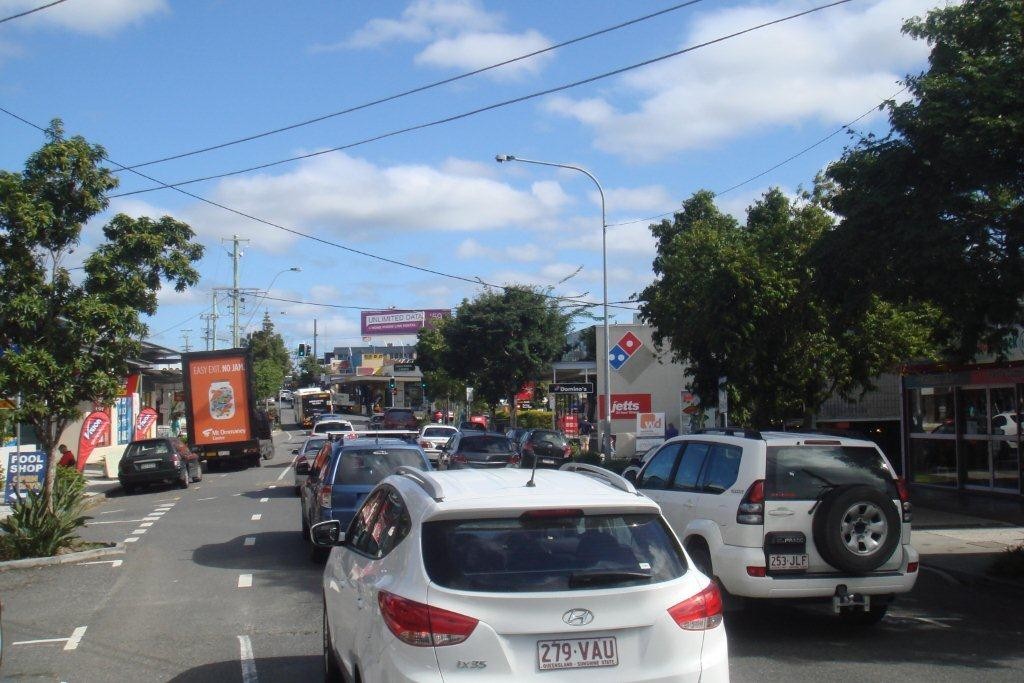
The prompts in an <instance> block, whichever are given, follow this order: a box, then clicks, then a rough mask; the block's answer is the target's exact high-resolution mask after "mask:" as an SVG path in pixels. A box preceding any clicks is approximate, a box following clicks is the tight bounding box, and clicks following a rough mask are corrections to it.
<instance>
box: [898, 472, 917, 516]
mask: <svg viewBox="0 0 1024 683" xmlns="http://www.w3.org/2000/svg"><path fill="white" fill-rule="evenodd" d="M896 493H897V494H899V497H900V508H901V509H902V510H903V521H904V522H905V523H910V522H913V521H914V505H913V504H912V503H911V502H910V489H909V488H908V487H907V480H906V479H904V478H903V477H898V478H897V479H896Z"/></svg>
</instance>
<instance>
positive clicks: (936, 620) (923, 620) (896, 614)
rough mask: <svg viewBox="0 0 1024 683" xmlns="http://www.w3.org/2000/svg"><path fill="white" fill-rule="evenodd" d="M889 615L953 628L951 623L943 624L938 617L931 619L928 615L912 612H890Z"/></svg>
mask: <svg viewBox="0 0 1024 683" xmlns="http://www.w3.org/2000/svg"><path fill="white" fill-rule="evenodd" d="M889 616H891V617H892V618H894V619H909V620H911V621H920V622H921V623H924V624H929V625H931V626H938V627H939V628H953V627H952V626H950V625H949V624H943V623H942V622H941V621H939V620H938V619H930V618H928V617H918V616H914V615H912V614H906V613H904V612H890V613H889Z"/></svg>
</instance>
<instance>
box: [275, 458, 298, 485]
mask: <svg viewBox="0 0 1024 683" xmlns="http://www.w3.org/2000/svg"><path fill="white" fill-rule="evenodd" d="M294 464H295V461H294V460H292V462H291V464H289V465H288V467H285V468H284V469H283V470H281V474H279V475H277V480H278V481H281V480H282V479H284V475H286V474H288V470H290V469H291V468H292V465H294Z"/></svg>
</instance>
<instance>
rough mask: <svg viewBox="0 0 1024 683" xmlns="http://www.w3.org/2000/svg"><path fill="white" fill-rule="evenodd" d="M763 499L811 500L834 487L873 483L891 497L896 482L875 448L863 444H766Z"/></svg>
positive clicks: (894, 495) (873, 485) (894, 493)
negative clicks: (767, 445)
mask: <svg viewBox="0 0 1024 683" xmlns="http://www.w3.org/2000/svg"><path fill="white" fill-rule="evenodd" d="M766 469H767V471H766V474H767V476H766V481H765V492H764V494H765V498H767V499H769V500H814V499H815V498H818V497H819V496H820V495H822V493H823V492H827V491H828V490H831V489H833V488H836V487H839V486H847V485H851V484H864V485H868V486H872V487H874V488H876V489H878V490H879V491H882V492H883V493H886V494H888V495H890V496H891V497H892V498H896V497H897V492H896V483H895V481H894V480H893V475H892V473H891V472H889V468H888V466H887V465H886V464H885V461H884V460H883V459H882V456H881V455H880V454H879V452H878V451H877V450H875V449H874V448H871V447H866V446H840V445H838V444H836V445H806V446H769V447H768V461H767V468H766Z"/></svg>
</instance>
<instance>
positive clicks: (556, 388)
mask: <svg viewBox="0 0 1024 683" xmlns="http://www.w3.org/2000/svg"><path fill="white" fill-rule="evenodd" d="M548 393H549V394H592V393H594V385H593V383H591V382H559V383H558V384H549V385H548Z"/></svg>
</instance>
